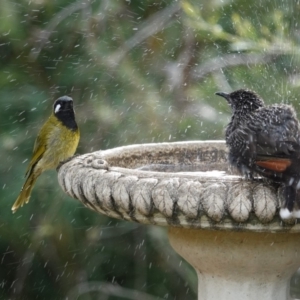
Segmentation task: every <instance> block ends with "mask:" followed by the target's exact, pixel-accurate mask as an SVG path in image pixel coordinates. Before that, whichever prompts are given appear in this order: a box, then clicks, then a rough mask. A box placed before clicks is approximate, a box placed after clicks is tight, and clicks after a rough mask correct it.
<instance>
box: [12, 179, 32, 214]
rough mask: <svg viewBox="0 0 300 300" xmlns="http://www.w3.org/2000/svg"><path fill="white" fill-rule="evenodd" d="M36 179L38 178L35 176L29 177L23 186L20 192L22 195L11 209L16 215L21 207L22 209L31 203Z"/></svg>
mask: <svg viewBox="0 0 300 300" xmlns="http://www.w3.org/2000/svg"><path fill="white" fill-rule="evenodd" d="M36 179H37V177H36V176H33V174H31V175H30V176H28V177H27V179H26V181H25V183H24V185H23V188H22V190H21V192H20V195H19V196H18V198H17V200H16V201H15V203H14V205H13V206H12V208H11V210H12V212H13V213H15V212H16V211H17V209H18V208H19V207H22V206H23V205H24V204H27V203H28V202H29V199H30V194H31V190H32V188H33V185H34V183H35V181H36Z"/></svg>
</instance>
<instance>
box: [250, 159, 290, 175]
mask: <svg viewBox="0 0 300 300" xmlns="http://www.w3.org/2000/svg"><path fill="white" fill-rule="evenodd" d="M255 163H256V164H257V165H258V166H259V167H262V168H265V169H268V170H272V171H275V172H284V171H285V170H286V169H287V168H288V167H289V166H290V165H291V164H292V161H291V160H290V159H286V158H280V159H279V158H276V159H269V160H261V161H256V162H255Z"/></svg>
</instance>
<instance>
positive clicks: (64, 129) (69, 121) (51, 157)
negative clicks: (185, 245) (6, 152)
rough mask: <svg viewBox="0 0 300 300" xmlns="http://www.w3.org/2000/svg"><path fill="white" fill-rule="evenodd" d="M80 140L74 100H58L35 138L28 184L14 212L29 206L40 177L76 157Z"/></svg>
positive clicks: (28, 170) (27, 173)
mask: <svg viewBox="0 0 300 300" xmlns="http://www.w3.org/2000/svg"><path fill="white" fill-rule="evenodd" d="M79 136H80V134H79V129H78V126H77V123H76V121H75V113H74V109H73V99H72V98H70V97H68V96H63V97H60V98H58V99H57V100H56V101H55V102H54V105H53V110H52V113H51V115H50V117H49V118H48V120H47V121H46V122H45V123H44V125H43V126H42V128H41V130H40V132H39V134H38V136H37V138H36V141H35V144H34V148H33V154H32V158H31V161H30V163H29V165H28V168H27V172H26V181H25V183H24V185H23V188H22V190H21V192H20V194H19V196H18V198H17V200H16V201H15V203H14V205H13V207H12V211H13V212H16V210H17V209H18V208H19V207H21V206H23V204H25V203H28V201H29V198H30V194H31V190H32V188H33V185H34V183H35V182H36V180H37V178H38V177H39V176H40V175H41V173H43V172H44V171H46V170H49V169H55V168H56V167H57V166H58V165H59V164H60V163H61V162H63V161H64V160H66V159H68V158H70V157H71V156H72V155H73V154H74V153H75V151H76V148H77V145H78V142H79Z"/></svg>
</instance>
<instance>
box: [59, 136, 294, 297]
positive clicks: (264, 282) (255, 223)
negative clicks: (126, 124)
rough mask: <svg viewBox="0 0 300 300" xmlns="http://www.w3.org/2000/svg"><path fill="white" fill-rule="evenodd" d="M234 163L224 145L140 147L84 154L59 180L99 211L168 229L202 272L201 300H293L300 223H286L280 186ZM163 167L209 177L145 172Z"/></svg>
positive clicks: (182, 252)
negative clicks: (244, 173) (239, 171)
mask: <svg viewBox="0 0 300 300" xmlns="http://www.w3.org/2000/svg"><path fill="white" fill-rule="evenodd" d="M226 158H227V149H226V146H225V143H224V141H206V142H203V141H193V142H177V143H162V144H144V145H132V146H125V147H119V148H115V149H110V150H105V151H97V152H94V153H90V154H85V155H81V156H77V157H75V158H73V159H72V160H70V161H68V162H66V163H65V164H63V165H62V166H61V167H60V168H59V170H58V180H59V184H60V185H61V187H62V188H63V190H64V191H65V192H66V193H67V194H69V195H70V196H71V197H73V198H76V199H78V200H80V201H81V202H82V203H83V204H84V205H85V206H87V207H89V208H90V209H92V210H94V211H96V212H98V213H102V214H106V215H108V216H110V217H114V218H118V219H124V220H129V221H134V222H140V223H146V224H154V225H160V226H168V227H169V239H170V242H171V245H172V246H173V248H174V249H175V250H176V251H177V252H178V253H179V254H180V255H182V256H183V257H184V258H185V259H186V260H187V261H188V262H189V263H190V264H191V265H192V266H193V267H194V268H195V269H196V272H197V274H198V299H199V300H200V299H201V300H217V299H218V300H219V299H222V300H236V299H239V300H250V299H251V300H257V299H264V300H284V299H287V297H288V287H289V279H290V277H291V276H292V274H293V273H294V272H295V271H296V270H297V268H298V267H299V266H300V255H299V253H298V249H300V226H299V224H297V222H296V221H295V220H289V223H284V222H283V221H282V220H281V219H280V217H279V215H278V211H279V208H280V202H281V200H282V199H281V192H280V188H279V189H278V188H277V187H273V186H270V185H269V184H267V183H265V182H263V181H260V180H257V181H254V182H249V181H245V180H244V179H242V178H241V177H239V176H236V175H232V174H231V171H230V170H229V167H228V164H227V161H226ZM155 164H158V165H162V164H163V165H171V166H187V167H188V168H190V169H193V168H194V167H195V166H196V167H197V168H198V170H201V171H202V172H177V173H174V172H171V173H170V172H154V171H145V170H139V169H137V168H140V167H142V166H149V165H150V167H151V165H152V166H153V165H155ZM179 169H180V168H179ZM183 169H184V168H183ZM212 170H219V171H225V172H226V173H224V174H223V175H222V176H220V174H219V173H208V174H207V173H205V172H206V171H212ZM181 171H182V170H181Z"/></svg>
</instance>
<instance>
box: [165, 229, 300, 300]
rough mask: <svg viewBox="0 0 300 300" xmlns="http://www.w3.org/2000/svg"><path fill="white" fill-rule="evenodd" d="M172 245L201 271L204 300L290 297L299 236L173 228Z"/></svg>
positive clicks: (200, 291)
mask: <svg viewBox="0 0 300 300" xmlns="http://www.w3.org/2000/svg"><path fill="white" fill-rule="evenodd" d="M169 240H170V243H171V245H172V247H173V248H174V249H175V250H176V252H177V253H179V254H180V255H181V256H182V257H184V258H185V259H186V260H187V261H188V262H189V263H190V264H191V265H192V266H193V267H194V268H195V270H196V272H197V275H198V299H199V300H220V299H222V300H236V299H239V300H255V299H264V300H283V299H288V282H289V279H290V278H291V276H292V275H293V273H295V271H296V270H297V266H299V265H300V255H299V249H300V234H299V233H298V234H288V233H283V232H281V233H263V232H230V231H209V230H194V229H185V228H174V227H169Z"/></svg>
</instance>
